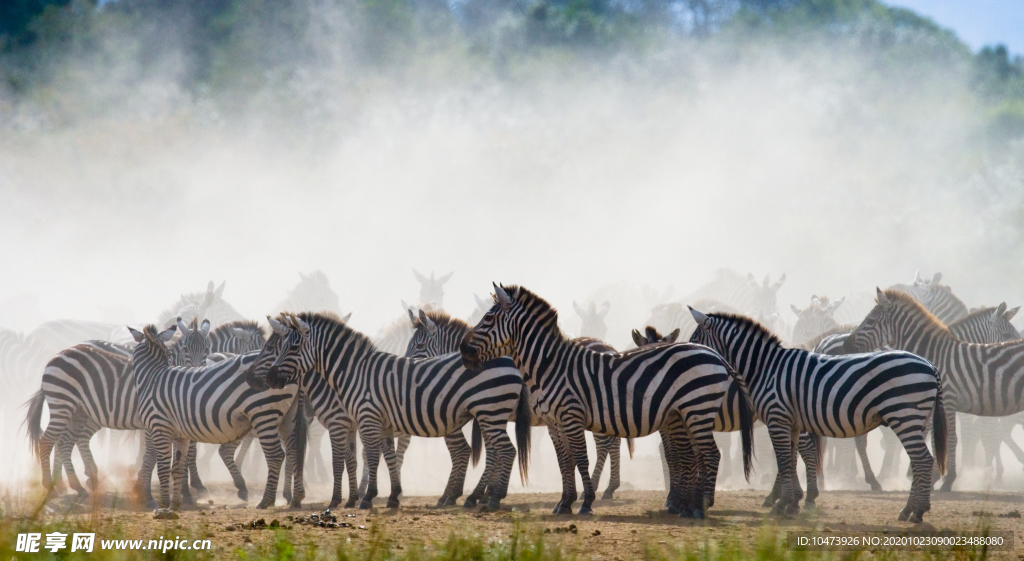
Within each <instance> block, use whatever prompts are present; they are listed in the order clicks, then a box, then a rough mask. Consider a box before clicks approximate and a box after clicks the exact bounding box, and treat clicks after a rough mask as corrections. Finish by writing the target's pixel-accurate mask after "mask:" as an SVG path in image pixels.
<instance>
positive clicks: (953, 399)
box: [844, 288, 1024, 492]
mask: <svg viewBox="0 0 1024 561" xmlns="http://www.w3.org/2000/svg"><path fill="white" fill-rule="evenodd" d="M877 302H878V303H877V304H876V305H875V308H874V309H873V310H871V312H870V313H869V314H868V317H867V318H865V319H864V321H863V322H862V323H861V324H860V325H859V326H858V327H857V329H855V330H854V331H853V333H851V334H850V337H849V338H848V339H847V341H846V345H845V347H844V348H845V350H846V351H847V352H857V351H859V350H862V349H874V348H879V347H882V346H886V345H888V346H890V347H892V348H896V349H903V350H906V351H909V352H912V353H915V354H918V355H920V356H922V357H924V358H925V359H927V360H929V361H931V362H932V363H933V364H935V365H936V367H937V368H938V369H939V371H940V372H941V373H942V382H943V390H944V392H945V394H944V395H945V399H946V403H945V408H946V417H947V423H948V425H949V431H948V433H947V436H948V439H949V443H948V445H947V446H948V448H949V450H951V451H954V452H955V451H956V444H957V436H956V413H957V412H961V413H969V414H972V415H978V416H982V417H1001V416H1006V415H1012V414H1014V413H1019V412H1021V411H1022V410H1024V395H1022V392H1021V388H1020V385H1021V383H1022V382H1024V368H1022V365H1021V360H1022V359H1024V342H1022V341H1013V342H1006V343H996V344H977V343H966V342H963V341H960V340H959V339H957V338H956V336H954V335H953V333H952V332H951V331H950V329H949V328H948V327H946V326H945V325H944V324H943V323H942V322H941V320H939V319H938V318H937V317H936V316H934V315H932V314H931V312H929V311H928V310H927V309H926V308H925V307H924V306H923V305H922V304H920V303H919V302H917V301H916V300H915V299H914V298H913V297H912V296H910V295H908V294H906V293H903V292H900V291H898V290H886V291H882V289H880V288H879V289H877ZM949 462H950V466H949V469H948V471H947V474H946V477H945V479H943V482H942V487H941V488H940V491H943V492H948V491H950V490H951V489H952V486H953V482H954V481H956V474H957V473H956V455H955V453H951V454H950V459H949Z"/></svg>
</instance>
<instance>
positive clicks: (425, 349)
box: [405, 310, 635, 500]
mask: <svg viewBox="0 0 1024 561" xmlns="http://www.w3.org/2000/svg"><path fill="white" fill-rule="evenodd" d="M409 319H410V320H411V322H412V324H413V328H414V329H415V332H414V333H413V336H412V339H410V340H409V348H408V350H407V351H406V355H405V356H407V357H409V358H429V357H435V356H441V355H446V354H449V353H452V352H458V350H459V344H460V343H462V340H463V339H464V338H465V337H466V333H469V324H467V323H466V322H464V321H462V320H460V319H458V318H453V317H451V316H449V315H448V314H446V313H444V312H424V311H423V310H420V312H419V317H416V316H414V315H413V314H412V311H410V312H409ZM573 341H574V342H576V343H579V344H581V345H583V346H585V347H587V348H588V349H590V350H592V351H595V352H599V353H608V354H615V352H616V351H615V349H614V348H612V347H611V346H610V345H607V344H606V343H604V342H603V341H601V340H599V339H596V338H592V337H577V338H576V339H573ZM533 426H544V424H543V422H542V421H541V420H540V418H539V417H537V416H536V415H535V416H534V417H533ZM449 440H454V442H449ZM626 440H627V449H628V450H629V454H630V457H632V455H633V451H634V450H635V448H634V444H633V439H632V438H628V439H626ZM445 443H446V444H447V445H448V449H449V450H452V466H453V471H454V468H455V466H458V467H459V468H462V469H463V472H462V473H459V474H456V475H453V478H454V485H453V484H452V483H449V487H455V488H456V489H455V490H458V494H461V493H462V491H461V490H462V483H461V482H462V481H464V480H465V478H466V474H465V471H464V468H465V467H466V461H465V458H463V457H462V456H463V455H465V457H466V458H468V457H469V456H468V454H469V445H468V444H466V439H465V437H464V436H463V435H462V434H460V433H455V434H453V435H449V436H446V437H445ZM594 445H595V447H596V448H597V459H596V460H595V461H594V472H593V474H592V475H591V476H590V477H591V478H592V479H593V480H594V481H598V482H600V480H601V472H602V471H603V470H604V462H605V459H606V458H610V460H611V475H610V477H609V480H608V487H607V488H606V489H605V491H604V494H603V495H602V496H601V499H602V500H611V499H613V498H614V494H615V491H616V489H618V488H619V485H620V484H621V480H620V454H619V452H620V450H621V447H622V446H621V443H620V439H619V438H617V437H614V436H605V435H601V434H595V435H594ZM457 453H458V457H459V460H460V461H459V462H458V463H456V460H455V458H456V454H457ZM563 462H565V463H564V464H563ZM568 462H571V458H569V457H568V455H566V454H563V455H562V456H560V457H559V458H558V463H559V465H569V464H568ZM474 465H476V458H474ZM449 481H452V480H451V479H450V480H449ZM482 491H483V490H482V489H477V490H474V492H473V495H479V494H480V493H482ZM447 492H449V491H448V490H447V489H446V493H447ZM456 496H458V495H456Z"/></svg>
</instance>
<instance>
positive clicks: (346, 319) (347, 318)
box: [341, 312, 352, 324]
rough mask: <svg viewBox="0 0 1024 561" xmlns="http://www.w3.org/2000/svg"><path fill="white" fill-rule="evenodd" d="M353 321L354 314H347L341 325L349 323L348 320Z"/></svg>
mask: <svg viewBox="0 0 1024 561" xmlns="http://www.w3.org/2000/svg"><path fill="white" fill-rule="evenodd" d="M350 319H352V312H349V313H347V314H345V317H343V318H341V323H345V324H347V323H348V320H350Z"/></svg>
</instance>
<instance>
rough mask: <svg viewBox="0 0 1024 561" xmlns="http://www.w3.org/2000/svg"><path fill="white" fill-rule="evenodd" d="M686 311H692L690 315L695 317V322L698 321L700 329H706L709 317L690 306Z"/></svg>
mask: <svg viewBox="0 0 1024 561" xmlns="http://www.w3.org/2000/svg"><path fill="white" fill-rule="evenodd" d="M686 309H688V310H690V315H691V316H693V321H696V322H697V325H699V326H700V327H704V326H705V324H707V322H708V316H706V315H704V314H702V313H700V312H698V311H697V310H694V309H693V308H691V307H689V306H687V307H686Z"/></svg>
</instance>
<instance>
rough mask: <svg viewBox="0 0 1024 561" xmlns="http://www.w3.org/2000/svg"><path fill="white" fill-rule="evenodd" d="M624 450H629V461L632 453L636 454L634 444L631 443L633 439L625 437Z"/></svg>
mask: <svg viewBox="0 0 1024 561" xmlns="http://www.w3.org/2000/svg"><path fill="white" fill-rule="evenodd" d="M626 450H629V459H630V460H632V459H633V452H636V442H634V441H633V437H631V436H629V437H626Z"/></svg>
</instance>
